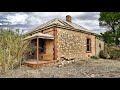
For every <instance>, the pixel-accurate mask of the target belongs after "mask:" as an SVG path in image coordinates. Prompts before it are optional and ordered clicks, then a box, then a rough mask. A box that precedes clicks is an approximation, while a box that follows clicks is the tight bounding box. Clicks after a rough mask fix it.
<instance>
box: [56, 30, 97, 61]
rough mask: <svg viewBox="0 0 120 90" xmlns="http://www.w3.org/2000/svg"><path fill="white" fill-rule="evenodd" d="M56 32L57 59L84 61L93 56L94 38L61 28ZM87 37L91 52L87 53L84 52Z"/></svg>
mask: <svg viewBox="0 0 120 90" xmlns="http://www.w3.org/2000/svg"><path fill="white" fill-rule="evenodd" d="M57 32H58V39H57V41H58V42H57V46H58V48H57V49H58V54H57V55H58V59H60V57H65V58H81V59H86V58H88V57H90V56H93V55H95V36H93V35H88V34H85V33H81V32H76V31H70V30H66V29H61V28H57ZM87 37H89V38H91V48H92V51H91V52H89V53H87V52H86V38H87Z"/></svg>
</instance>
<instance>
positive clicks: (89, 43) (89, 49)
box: [87, 38, 91, 52]
mask: <svg viewBox="0 0 120 90" xmlns="http://www.w3.org/2000/svg"><path fill="white" fill-rule="evenodd" d="M90 51H91V39H89V38H87V52H90Z"/></svg>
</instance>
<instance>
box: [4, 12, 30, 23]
mask: <svg viewBox="0 0 120 90" xmlns="http://www.w3.org/2000/svg"><path fill="white" fill-rule="evenodd" d="M27 17H28V16H27V15H26V14H23V13H22V14H21V13H16V14H15V15H12V16H11V15H8V16H7V17H6V18H7V21H8V22H11V24H12V25H14V24H26V18H27Z"/></svg>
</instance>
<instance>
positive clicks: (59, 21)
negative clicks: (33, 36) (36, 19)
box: [26, 18, 96, 34]
mask: <svg viewBox="0 0 120 90" xmlns="http://www.w3.org/2000/svg"><path fill="white" fill-rule="evenodd" d="M54 24H57V25H60V26H64V27H70V28H73V29H75V30H77V31H85V32H88V33H93V34H96V33H94V32H92V31H90V30H88V29H86V28H84V27H82V26H80V25H78V24H75V23H72V22H67V21H65V20H62V19H58V18H55V19H53V20H50V21H49V22H47V23H44V24H41V25H40V26H38V27H37V28H35V29H33V30H32V31H30V32H27V33H26V34H28V33H32V32H34V31H36V30H40V29H42V28H45V27H48V26H50V25H54Z"/></svg>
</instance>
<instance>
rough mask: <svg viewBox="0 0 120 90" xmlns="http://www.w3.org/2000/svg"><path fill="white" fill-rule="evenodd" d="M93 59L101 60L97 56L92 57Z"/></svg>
mask: <svg viewBox="0 0 120 90" xmlns="http://www.w3.org/2000/svg"><path fill="white" fill-rule="evenodd" d="M90 58H91V59H99V58H98V57H97V56H91V57H90Z"/></svg>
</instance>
